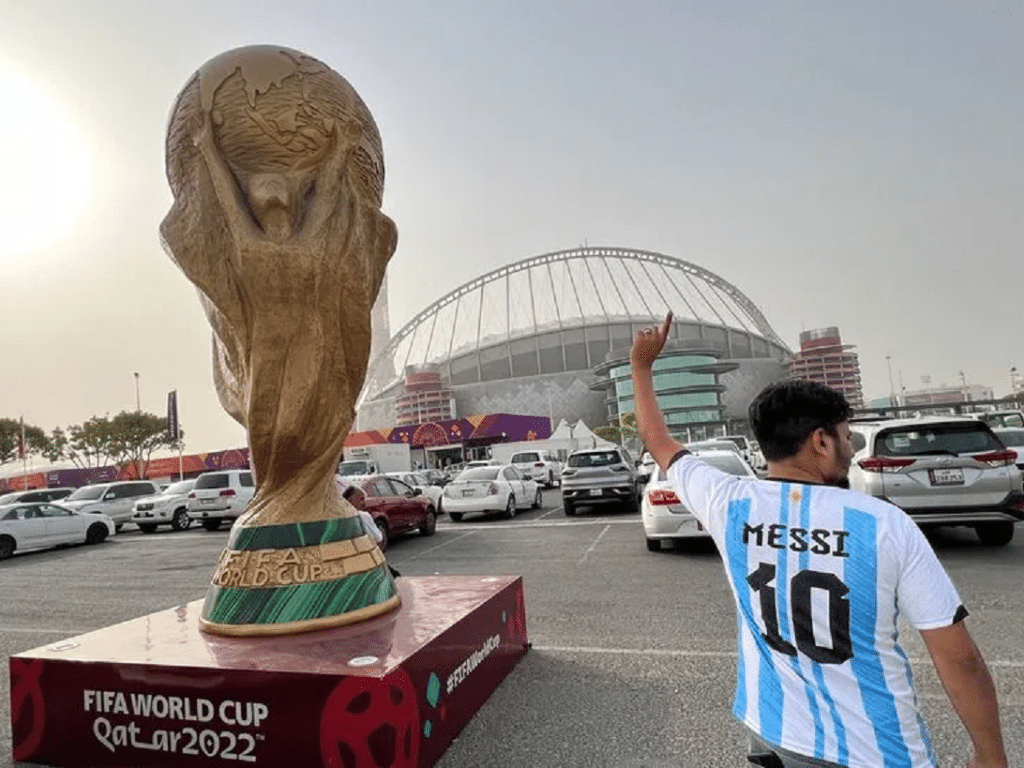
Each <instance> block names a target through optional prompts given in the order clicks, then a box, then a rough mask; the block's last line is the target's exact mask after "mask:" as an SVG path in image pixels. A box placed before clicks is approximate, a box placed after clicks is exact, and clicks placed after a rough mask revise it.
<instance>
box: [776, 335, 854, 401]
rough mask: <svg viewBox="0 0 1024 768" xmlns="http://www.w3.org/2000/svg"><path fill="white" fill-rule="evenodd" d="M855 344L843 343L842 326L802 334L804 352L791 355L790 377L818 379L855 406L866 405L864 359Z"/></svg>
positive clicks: (801, 342) (801, 346) (807, 379)
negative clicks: (840, 332) (862, 379)
mask: <svg viewBox="0 0 1024 768" xmlns="http://www.w3.org/2000/svg"><path fill="white" fill-rule="evenodd" d="M854 349H855V347H854V346H853V345H852V344H843V340H842V338H840V336H839V329H838V328H837V327H836V326H834V325H831V326H829V327H828V328H816V329H815V330H813V331H804V332H803V333H801V334H800V351H799V352H797V353H796V354H795V355H793V356H792V357H790V358H789V378H790V379H802V380H804V381H818V382H821V383H822V384H825V385H826V386H829V387H832V389H835V390H838V391H839V392H842V393H843V395H845V396H846V400H847V401H848V402H849V403H850V406H851V407H853V408H862V407H863V406H864V393H863V391H862V390H861V384H860V360H859V358H858V357H857V353H856V352H854V351H853V350H854Z"/></svg>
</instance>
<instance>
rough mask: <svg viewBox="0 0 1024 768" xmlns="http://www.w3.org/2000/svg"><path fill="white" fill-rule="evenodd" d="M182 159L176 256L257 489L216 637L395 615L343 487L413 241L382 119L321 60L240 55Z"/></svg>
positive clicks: (172, 174) (224, 580)
mask: <svg viewBox="0 0 1024 768" xmlns="http://www.w3.org/2000/svg"><path fill="white" fill-rule="evenodd" d="M166 152H167V177H168V180H169V182H170V186H171V190H172V192H173V194H174V204H173V206H172V207H171V210H170V212H169V213H168V214H167V217H166V218H165V219H164V221H163V223H162V224H161V227H160V231H161V235H162V238H163V242H164V247H165V248H166V250H167V252H168V253H169V254H170V256H171V258H173V259H174V261H175V262H177V264H178V266H179V267H181V269H182V270H183V271H184V272H185V274H186V275H187V276H188V278H189V279H190V280H191V281H192V282H193V283H195V285H196V287H197V288H198V290H199V297H200V300H201V302H202V305H203V308H204V309H205V311H206V316H207V318H208V319H209V321H210V325H211V326H212V327H213V372H214V382H215V386H216V389H217V394H218V395H219V397H220V402H221V404H222V405H223V406H224V408H225V410H227V412H228V413H229V414H231V416H232V417H234V418H235V419H236V420H237V421H238V422H239V423H241V424H242V425H243V426H244V427H245V428H246V431H247V434H248V442H249V457H250V463H251V466H252V470H253V473H254V475H255V478H256V484H257V490H256V494H255V496H254V497H253V500H252V502H251V503H250V505H249V507H248V509H247V510H246V512H245V514H244V515H242V516H241V517H240V518H239V519H238V520H237V521H236V522H235V525H234V527H233V528H232V530H231V535H230V539H229V541H228V545H227V547H226V549H225V550H224V552H223V553H222V555H221V558H220V561H219V563H218V564H217V567H216V570H215V571H214V575H213V578H212V583H211V585H210V590H209V592H208V594H207V597H206V602H205V604H204V606H203V612H202V618H201V626H202V628H203V629H205V630H207V631H209V632H215V633H219V634H228V635H274V634H288V633H293V632H302V631H307V630H311V629H319V628H323V627H331V626H337V625H341V624H349V623H352V622H356V621H362V620H364V619H367V618H370V617H372V616H376V615H379V614H382V613H385V612H387V611H390V610H393V609H394V608H396V607H397V606H398V603H399V598H398V592H397V589H396V585H395V582H394V580H393V578H392V576H391V574H390V572H389V570H388V568H387V565H386V563H385V561H384V557H383V555H382V554H381V552H380V550H379V549H378V547H377V545H376V544H375V543H374V541H373V539H372V538H370V537H369V536H368V535H367V531H366V530H365V529H364V528H363V525H362V521H361V520H360V518H359V516H358V514H357V513H356V511H355V509H353V508H352V507H351V506H350V505H349V504H348V503H347V502H346V501H344V500H343V499H342V498H341V497H340V495H339V493H338V490H337V488H336V485H335V479H334V473H335V469H336V467H337V462H338V459H339V457H340V455H341V453H342V447H343V443H344V440H345V436H346V435H347V434H348V432H349V428H350V427H351V425H352V421H353V418H354V415H355V410H354V405H355V401H356V398H357V396H358V395H359V391H360V389H361V387H362V384H363V379H364V377H365V374H366V368H367V363H368V358H369V353H370V310H371V307H372V306H373V303H374V300H375V299H376V296H377V292H378V290H379V289H380V285H381V281H382V280H383V278H384V270H385V268H386V266H387V263H388V260H389V259H390V258H391V255H392V253H393V252H394V250H395V245H396V240H397V232H396V229H395V225H394V223H393V222H392V221H391V220H390V219H389V218H388V217H387V216H385V215H384V214H383V213H381V210H380V207H381V202H382V197H383V189H384V160H383V151H382V148H381V139H380V134H379V132H378V130H377V126H376V124H375V123H374V120H373V117H372V116H371V114H370V111H369V110H368V109H367V107H366V105H365V104H364V103H363V101H362V99H361V98H360V97H359V95H358V94H357V93H356V91H355V90H354V89H353V88H352V86H351V85H349V83H348V82H347V81H346V80H345V79H344V78H343V77H341V75H339V74H338V73H336V72H334V71H333V70H332V69H330V68H329V67H328V66H326V65H325V64H323V63H321V62H320V61H317V60H316V59H314V58H312V57H310V56H307V55H305V54H303V53H300V52H298V51H294V50H289V49H287V48H281V47H273V46H252V47H246V48H239V49H236V50H232V51H228V52H227V53H224V54H221V55H220V56H217V57H216V58H214V59H211V60H210V61H208V62H207V63H206V64H204V65H203V66H202V67H201V68H200V69H199V71H198V72H196V73H195V75H194V76H193V77H192V79H191V80H189V82H188V83H187V84H186V85H185V87H184V89H183V90H182V91H181V93H180V94H179V95H178V98H177V101H176V103H175V105H174V109H173V112H172V114H171V118H170V124H169V126H168V130H167V146H166Z"/></svg>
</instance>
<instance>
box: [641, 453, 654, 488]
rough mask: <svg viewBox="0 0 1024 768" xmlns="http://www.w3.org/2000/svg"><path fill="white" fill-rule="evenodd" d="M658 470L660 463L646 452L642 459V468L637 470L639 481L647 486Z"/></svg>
mask: <svg viewBox="0 0 1024 768" xmlns="http://www.w3.org/2000/svg"><path fill="white" fill-rule="evenodd" d="M657 468H658V462H656V461H655V460H654V457H653V456H651V454H650V453H649V452H646V451H645V452H644V455H643V456H641V457H640V466H638V467H637V468H636V476H637V479H638V480H639V481H640V482H641V483H643V484H644V485H646V484H647V483H649V482H650V481H651V477H652V476H653V475H654V471H655V470H656V469H657Z"/></svg>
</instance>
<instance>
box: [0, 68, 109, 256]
mask: <svg viewBox="0 0 1024 768" xmlns="http://www.w3.org/2000/svg"><path fill="white" fill-rule="evenodd" d="M0 82H3V83H4V97H3V99H0V179H2V183H0V261H12V260H14V259H15V258H17V257H19V256H25V255H28V254H29V253H31V252H32V251H38V250H41V249H43V248H45V247H47V246H49V245H52V244H54V243H56V242H57V241H59V240H61V239H62V238H63V237H65V236H66V235H67V234H68V233H69V231H70V229H71V228H72V226H73V225H74V224H75V221H76V220H77V219H78V217H79V215H80V214H81V212H82V209H83V207H84V206H85V202H86V195H87V189H88V187H87V185H88V179H89V173H90V166H91V163H90V153H89V149H88V147H87V146H86V143H85V141H84V140H83V139H82V137H81V134H80V132H79V130H78V128H77V126H76V125H75V123H74V121H73V120H72V119H71V118H70V117H69V116H68V114H67V113H66V111H65V110H64V109H63V108H62V107H61V106H60V104H59V103H58V102H57V101H56V100H55V99H54V98H53V97H52V96H51V95H50V94H48V93H47V91H46V88H45V87H44V86H42V85H40V84H39V83H37V82H35V81H33V80H32V79H30V78H29V77H27V76H25V75H23V74H21V73H20V72H16V71H13V70H9V69H6V68H4V66H3V65H2V64H0Z"/></svg>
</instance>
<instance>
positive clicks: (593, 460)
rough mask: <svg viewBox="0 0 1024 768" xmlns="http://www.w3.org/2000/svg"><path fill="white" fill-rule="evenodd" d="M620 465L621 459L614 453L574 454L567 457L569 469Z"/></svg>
mask: <svg viewBox="0 0 1024 768" xmlns="http://www.w3.org/2000/svg"><path fill="white" fill-rule="evenodd" d="M621 463H622V457H621V456H619V454H618V453H616V452H615V451H601V452H599V453H576V454H573V455H572V456H570V457H569V466H570V467H607V466H608V465H609V464H621Z"/></svg>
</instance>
